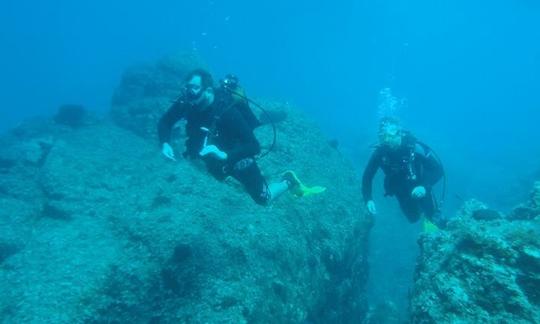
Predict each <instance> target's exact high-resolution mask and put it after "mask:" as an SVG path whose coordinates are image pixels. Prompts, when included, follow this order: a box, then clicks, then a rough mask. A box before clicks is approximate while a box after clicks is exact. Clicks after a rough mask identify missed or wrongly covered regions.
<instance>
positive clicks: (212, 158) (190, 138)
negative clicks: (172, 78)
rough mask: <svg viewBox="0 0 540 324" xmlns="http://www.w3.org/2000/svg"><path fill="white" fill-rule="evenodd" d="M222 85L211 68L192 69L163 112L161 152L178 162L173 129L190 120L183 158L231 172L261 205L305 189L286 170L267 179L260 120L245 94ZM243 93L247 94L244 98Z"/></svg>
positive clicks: (220, 173)
mask: <svg viewBox="0 0 540 324" xmlns="http://www.w3.org/2000/svg"><path fill="white" fill-rule="evenodd" d="M225 85H227V84H226V83H225V84H223V86H222V87H217V88H216V87H214V83H213V79H212V76H211V75H210V73H208V72H207V71H205V70H202V69H197V70H194V71H192V72H191V73H189V74H188V76H187V78H186V85H185V87H184V94H183V95H182V96H181V97H180V98H179V99H178V100H177V101H176V102H175V103H174V104H173V105H172V106H171V107H170V108H169V110H168V111H167V112H166V113H165V114H164V115H163V116H162V117H161V119H160V121H159V124H158V134H159V141H160V143H161V147H162V153H163V155H164V156H165V157H167V158H168V159H170V160H174V161H176V157H175V154H174V150H173V148H172V147H171V145H170V144H169V143H170V140H171V129H172V127H173V126H174V124H175V123H176V122H178V121H179V120H182V119H185V120H186V121H187V123H186V135H187V140H186V151H185V152H184V157H186V158H190V159H202V160H203V161H204V162H205V164H206V166H207V169H208V171H209V172H210V173H211V174H212V175H213V176H214V177H215V178H216V179H218V180H224V179H225V178H226V177H228V176H232V177H233V178H235V179H236V180H238V181H239V182H240V183H242V184H243V185H244V188H245V189H246V191H247V192H248V193H249V195H250V196H251V197H252V198H253V200H254V201H255V202H256V203H258V204H262V205H264V204H267V203H268V202H270V201H271V200H273V199H275V198H276V197H278V196H279V195H281V194H282V193H284V192H285V191H287V190H289V189H293V190H297V189H298V188H301V182H300V181H299V180H298V179H297V178H296V176H295V174H294V173H293V172H291V171H287V172H285V173H284V175H283V179H282V180H281V181H279V182H276V183H271V184H268V183H267V182H266V180H265V178H264V177H263V176H262V174H261V171H260V169H259V167H258V165H257V162H256V160H255V156H256V155H258V154H259V153H260V145H259V142H258V141H257V139H256V138H255V135H254V134H253V129H254V128H256V127H257V126H259V125H260V122H259V120H258V119H257V118H256V117H255V116H254V115H253V112H252V111H251V110H250V108H249V106H248V100H246V97H245V96H242V95H241V94H236V95H233V94H234V93H233V92H232V91H230V90H229V89H228V88H227V87H226V86H225ZM240 96H242V97H240Z"/></svg>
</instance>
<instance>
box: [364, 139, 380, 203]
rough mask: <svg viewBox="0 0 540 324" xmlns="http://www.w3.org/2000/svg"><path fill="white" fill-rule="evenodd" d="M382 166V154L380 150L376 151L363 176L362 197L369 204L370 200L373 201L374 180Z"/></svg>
mask: <svg viewBox="0 0 540 324" xmlns="http://www.w3.org/2000/svg"><path fill="white" fill-rule="evenodd" d="M379 166H380V153H379V150H378V149H375V151H374V152H373V154H372V155H371V158H370V159H369V162H368V164H367V166H366V168H365V169H364V175H363V176H362V196H363V197H364V201H365V202H366V203H367V202H368V201H370V200H373V197H372V191H373V178H374V177H375V174H376V173H377V170H378V169H379Z"/></svg>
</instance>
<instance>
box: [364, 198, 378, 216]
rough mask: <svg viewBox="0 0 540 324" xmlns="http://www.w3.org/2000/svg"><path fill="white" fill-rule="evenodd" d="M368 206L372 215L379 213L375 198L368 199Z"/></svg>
mask: <svg viewBox="0 0 540 324" xmlns="http://www.w3.org/2000/svg"><path fill="white" fill-rule="evenodd" d="M366 207H367V210H368V212H369V213H370V214H371V215H375V214H377V207H376V206H375V202H374V201H373V200H368V202H367V203H366Z"/></svg>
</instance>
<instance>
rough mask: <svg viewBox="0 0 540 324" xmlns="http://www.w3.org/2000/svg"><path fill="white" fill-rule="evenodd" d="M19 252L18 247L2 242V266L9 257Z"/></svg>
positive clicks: (0, 253) (0, 260) (0, 242)
mask: <svg viewBox="0 0 540 324" xmlns="http://www.w3.org/2000/svg"><path fill="white" fill-rule="evenodd" d="M18 250H19V249H18V248H17V246H15V245H13V244H10V243H6V242H2V241H0V264H2V262H4V260H5V259H7V258H8V257H10V256H12V255H13V254H15V253H17V251H18Z"/></svg>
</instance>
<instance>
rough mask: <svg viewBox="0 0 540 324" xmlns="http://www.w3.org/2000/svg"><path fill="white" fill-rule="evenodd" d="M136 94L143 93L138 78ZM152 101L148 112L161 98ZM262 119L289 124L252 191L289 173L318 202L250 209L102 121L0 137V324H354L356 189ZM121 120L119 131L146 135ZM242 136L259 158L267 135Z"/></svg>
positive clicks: (324, 159)
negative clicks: (40, 141) (320, 189)
mask: <svg viewBox="0 0 540 324" xmlns="http://www.w3.org/2000/svg"><path fill="white" fill-rule="evenodd" d="M140 82H141V84H143V85H144V84H146V83H145V82H146V81H145V79H144V77H143V76H140ZM145 87H146V85H145V86H142V88H137V89H138V90H134V93H136V92H137V91H139V90H141V89H143V88H145ZM154 90H155V92H150V96H151V97H152V96H154V95H155V94H156V92H159V91H162V90H161V89H160V88H159V86H156V89H154ZM145 91H149V90H145ZM117 95H118V94H117ZM162 95H163V96H166V94H159V96H162ZM127 97H128V98H130V100H131V99H133V98H134V97H133V96H131V95H130V96H127ZM138 98H139V100H140V102H144V100H146V98H147V97H146V96H145V94H144V93H142V94H139V97H138ZM152 98H153V97H152ZM116 100H120V99H118V98H117V99H116ZM125 100H127V99H125ZM133 100H134V101H133V102H132V104H133V106H135V105H136V101H135V99H133ZM119 102H122V101H121V100H120V101H119ZM124 103H125V102H124ZM264 104H265V105H266V106H269V107H270V108H271V107H279V108H280V109H281V110H284V111H286V112H287V113H288V116H289V117H288V119H287V120H286V121H285V122H282V123H280V124H279V125H277V128H278V143H277V145H276V147H275V150H274V151H272V153H271V154H269V155H267V157H266V158H264V159H262V160H260V161H259V163H260V166H261V169H262V170H263V172H264V174H265V176H267V177H268V178H269V179H276V178H279V176H280V174H281V172H283V171H284V170H286V169H293V170H295V171H296V172H297V174H298V175H299V176H300V177H301V178H302V180H303V181H304V182H305V183H306V184H314V185H322V186H325V187H327V188H328V189H327V191H326V192H325V193H323V194H320V195H315V196H309V197H303V198H296V197H294V196H292V195H285V196H283V197H280V199H278V200H277V201H275V202H274V203H273V204H272V205H270V206H267V207H262V206H259V205H257V204H255V203H254V202H253V201H252V200H251V198H250V197H249V195H247V193H245V192H244V190H243V189H242V188H241V186H240V185H238V183H236V182H235V181H233V180H227V181H225V182H219V181H216V180H215V179H214V178H213V177H211V176H210V175H208V173H207V172H206V171H205V170H204V168H203V167H202V166H201V165H200V164H199V163H197V162H190V161H186V160H179V161H178V162H177V163H174V162H171V161H169V160H167V159H164V158H163V157H162V156H161V154H160V151H159V148H158V147H157V145H156V142H155V141H154V140H153V139H149V138H145V137H140V136H137V135H135V134H134V133H133V132H131V131H128V130H125V129H123V128H119V127H117V126H116V125H115V124H113V123H109V122H107V121H102V122H98V123H95V124H92V125H88V126H86V127H82V128H75V129H73V128H69V131H68V130H58V129H57V128H58V127H61V125H53V126H47V127H43V128H42V131H37V130H35V129H34V130H26V129H24V127H23V128H22V129H20V130H19V134H20V135H16V136H15V135H9V136H6V137H4V138H3V139H2V140H3V141H6V142H8V143H11V146H6V147H5V150H3V151H2V152H4V151H6V152H4V153H5V155H3V156H6V157H5V159H8V158H9V159H11V160H12V162H3V163H4V164H3V168H4V169H5V170H7V171H6V172H7V173H6V175H9V177H8V178H9V179H11V180H4V177H2V178H1V181H0V185H1V183H2V182H4V181H7V182H9V184H7V185H5V186H4V189H3V190H5V191H6V193H2V192H0V203H1V204H2V208H1V209H0V216H1V218H0V231H1V232H2V233H7V234H6V236H4V237H2V239H1V241H0V243H1V244H0V249H3V251H4V252H2V253H3V254H2V258H3V260H2V261H1V263H0V292H1V293H0V318H2V319H3V320H4V321H6V322H7V323H27V322H35V323H43V322H51V323H67V322H75V323H83V322H88V323H104V322H112V323H148V322H152V323H270V322H274V323H276V322H279V323H300V322H302V321H304V320H306V319H309V320H310V321H312V322H315V323H317V322H320V323H324V322H329V321H335V322H342V323H348V322H349V323H356V322H358V321H361V320H362V318H363V316H364V315H365V312H366V305H367V303H366V301H365V296H364V283H365V280H366V278H367V265H366V260H367V258H366V238H367V231H368V229H369V226H370V223H369V221H368V220H367V219H366V218H365V216H364V215H365V213H364V210H363V207H362V205H361V202H360V199H359V196H360V193H359V187H358V179H357V177H356V176H355V174H354V172H353V168H352V166H351V165H350V164H349V162H348V161H347V160H345V159H344V158H343V157H342V155H340V154H339V152H337V151H336V150H335V149H333V148H332V147H330V146H329V145H328V141H327V139H326V138H325V137H324V136H323V135H322V134H321V132H320V131H319V130H318V129H317V127H316V126H315V125H314V124H313V123H311V122H309V121H308V120H306V119H305V118H303V117H302V116H301V115H300V114H299V113H298V112H297V111H296V110H294V109H293V108H292V107H289V106H287V105H283V104H279V103H270V102H265V103H264ZM117 108H118V105H117V106H115V108H113V109H117ZM122 111H123V112H126V111H127V110H122ZM115 113H118V111H116V112H115ZM152 114H153V112H152ZM143 115H144V114H143ZM143 115H140V116H143ZM126 116H128V115H125V116H124V117H126ZM140 116H139V117H140ZM156 116H157V115H156ZM126 118H127V117H126ZM126 118H121V120H122V121H125V122H126V123H127V124H126V125H127V126H129V125H131V126H129V127H132V126H133V127H135V126H134V125H143V124H144V125H148V127H149V126H150V125H151V124H152V123H150V120H151V119H147V120H146V121H144V123H143V124H140V123H139V122H140V120H139V119H138V117H137V116H135V117H134V119H133V120H130V119H129V118H127V119H126ZM117 121H118V120H117ZM154 122H155V120H154ZM53 124H54V123H53ZM51 127H52V128H51ZM153 127H155V124H152V128H153ZM36 129H37V128H36ZM130 129H131V128H130ZM47 135H50V137H51V141H50V143H51V146H50V148H49V149H48V152H47V154H46V157H45V158H44V159H43V160H42V162H41V163H39V164H36V163H26V162H24V161H25V157H24V154H22V151H24V150H22V149H21V147H22V146H21V144H20V140H21V139H24V140H23V142H26V141H30V142H31V141H34V140H36V139H37V138H40V137H41V136H47ZM14 136H15V137H14ZM17 136H19V137H17ZM257 136H258V137H259V139H260V140H261V142H262V144H263V146H265V147H268V145H269V144H270V143H271V138H272V131H271V129H270V127H261V128H260V129H258V130H257ZM173 144H174V145H175V149H177V150H181V149H182V148H181V145H180V144H177V143H173ZM13 152H16V154H12V155H10V153H13ZM16 183H18V184H19V185H18V186H16V185H15V184H16ZM24 188H26V189H24ZM25 190H26V191H25ZM59 310H61V311H59Z"/></svg>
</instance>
